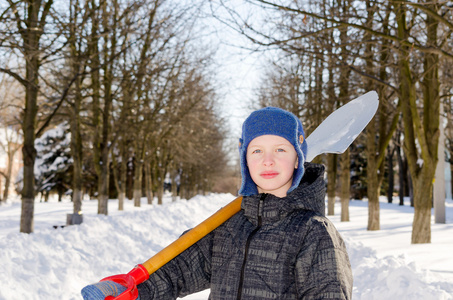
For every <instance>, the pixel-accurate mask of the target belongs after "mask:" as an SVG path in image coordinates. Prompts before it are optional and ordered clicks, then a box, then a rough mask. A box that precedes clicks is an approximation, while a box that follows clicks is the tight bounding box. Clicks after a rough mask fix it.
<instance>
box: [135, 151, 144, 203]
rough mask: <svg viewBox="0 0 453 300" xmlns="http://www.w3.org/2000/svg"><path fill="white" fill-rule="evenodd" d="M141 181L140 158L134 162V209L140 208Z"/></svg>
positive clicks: (141, 164)
mask: <svg viewBox="0 0 453 300" xmlns="http://www.w3.org/2000/svg"><path fill="white" fill-rule="evenodd" d="M137 154H138V153H137ZM142 179H143V162H142V161H141V157H137V159H136V160H135V173H134V206H135V207H140V199H141V198H142Z"/></svg>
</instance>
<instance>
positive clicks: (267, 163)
mask: <svg viewBox="0 0 453 300" xmlns="http://www.w3.org/2000/svg"><path fill="white" fill-rule="evenodd" d="M263 164H264V165H265V166H266V167H268V166H272V165H274V157H273V156H272V154H265V155H264V158H263Z"/></svg>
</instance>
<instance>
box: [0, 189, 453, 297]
mask: <svg viewBox="0 0 453 300" xmlns="http://www.w3.org/2000/svg"><path fill="white" fill-rule="evenodd" d="M234 198H235V197H234V196H233V195H231V194H210V195H207V196H200V195H199V196H196V197H194V198H192V199H190V200H188V201H187V200H184V199H182V200H177V201H176V202H171V197H170V195H168V194H166V195H165V197H164V204H163V205H156V204H154V205H148V204H146V199H145V198H143V199H142V206H141V207H140V208H137V207H133V201H132V200H128V201H126V205H125V210H124V211H122V212H120V211H118V210H117V207H118V201H117V200H116V199H111V200H109V216H104V215H97V214H96V211H97V201H95V200H89V199H85V200H84V201H83V204H82V205H83V206H82V209H83V218H84V222H83V223H82V224H81V225H73V226H68V227H64V228H61V227H58V226H59V225H64V224H65V220H66V214H67V213H71V212H72V203H71V202H70V200H69V199H68V198H65V199H63V202H60V203H58V202H57V200H56V199H54V198H52V199H50V201H49V202H47V203H45V202H39V199H37V200H36V203H35V232H34V233H32V234H22V233H19V218H20V201H19V200H18V199H15V200H10V201H9V202H8V203H7V204H6V205H2V206H0V249H1V251H0V265H1V266H2V267H1V268H0V278H2V279H1V288H0V300H14V299H31V300H33V299H63V300H64V299H69V300H72V299H81V296H80V290H81V289H82V288H83V287H84V286H85V285H87V284H90V283H94V282H97V281H99V280H100V279H102V278H104V277H107V276H111V275H115V274H123V273H127V272H129V271H130V270H131V269H132V268H133V267H134V266H135V265H136V264H137V263H143V262H144V261H146V260H147V259H148V258H150V257H151V256H152V255H154V254H155V253H157V252H158V251H159V250H161V249H162V248H164V247H165V246H167V245H168V244H170V243H171V242H172V241H173V240H174V239H176V238H177V237H178V236H179V235H180V234H181V233H182V232H183V231H185V230H186V229H188V228H192V227H194V226H195V225H197V224H199V223H200V222H202V221H203V220H204V219H205V218H207V217H208V216H210V215H211V214H212V213H214V212H216V211H217V210H218V209H219V208H220V207H222V206H224V205H226V204H227V203H229V202H230V201H232V200H233V199H234ZM385 200H386V199H385V198H381V203H380V205H381V213H380V215H381V219H380V221H381V230H379V231H367V230H366V225H367V216H368V209H367V201H366V200H363V201H358V200H353V201H350V221H349V222H340V203H337V204H336V206H335V215H334V216H329V219H331V220H332V222H333V223H334V224H335V226H336V227H337V229H338V230H339V232H340V234H341V235H342V236H343V238H344V240H345V243H346V245H347V249H348V253H349V257H350V261H351V265H352V270H353V276H354V287H353V299H354V300H393V299H395V300H405V299H407V300H409V299H410V300H414V299H415V300H417V299H423V300H448V299H453V255H452V254H451V253H452V251H451V250H452V249H453V201H452V200H451V199H447V202H446V216H447V218H446V219H447V222H446V224H435V223H434V222H432V243H430V244H421V245H412V244H411V243H410V240H411V238H410V236H411V224H412V219H413V208H411V207H410V206H409V205H408V203H407V202H408V200H406V203H405V206H399V205H398V204H397V203H394V204H388V203H386V202H385ZM53 226H57V229H54V228H53ZM208 294H209V291H203V292H200V293H198V294H194V295H190V296H188V297H185V298H184V299H185V300H201V299H207V297H208Z"/></svg>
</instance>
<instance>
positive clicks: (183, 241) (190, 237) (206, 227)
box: [143, 197, 242, 274]
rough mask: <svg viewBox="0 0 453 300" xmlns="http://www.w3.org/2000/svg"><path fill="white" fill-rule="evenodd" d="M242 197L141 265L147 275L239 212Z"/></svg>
mask: <svg viewBox="0 0 453 300" xmlns="http://www.w3.org/2000/svg"><path fill="white" fill-rule="evenodd" d="M241 203H242V197H238V198H236V199H234V200H233V201H231V202H230V203H229V204H227V205H226V206H224V207H222V208H221V209H219V210H218V211H217V212H216V213H214V214H213V215H212V216H210V217H209V218H207V219H206V220H204V221H203V222H202V223H200V224H199V225H197V226H196V227H194V228H192V229H191V230H190V231H188V232H186V233H185V234H184V235H182V236H181V237H180V238H179V239H177V240H176V241H174V242H173V243H171V244H170V245H168V246H167V247H165V248H164V249H162V250H161V251H160V252H158V253H157V254H156V255H154V256H153V257H151V258H150V259H148V260H147V261H146V262H144V263H143V266H144V267H145V268H146V270H147V271H148V273H149V274H152V273H154V272H155V271H157V270H158V269H159V268H160V267H162V266H163V265H165V264H166V263H168V262H169V261H170V260H172V259H173V258H175V257H176V256H178V255H179V254H180V253H181V252H183V251H184V250H186V249H187V248H189V247H190V246H192V245H193V244H195V243H196V242H198V241H199V240H200V239H201V238H203V237H204V236H206V235H207V234H208V233H210V232H211V231H213V230H214V229H216V228H217V227H219V226H220V225H222V224H223V223H224V222H225V221H226V220H228V219H229V218H231V217H232V216H233V215H235V214H236V213H237V212H239V211H240V210H241Z"/></svg>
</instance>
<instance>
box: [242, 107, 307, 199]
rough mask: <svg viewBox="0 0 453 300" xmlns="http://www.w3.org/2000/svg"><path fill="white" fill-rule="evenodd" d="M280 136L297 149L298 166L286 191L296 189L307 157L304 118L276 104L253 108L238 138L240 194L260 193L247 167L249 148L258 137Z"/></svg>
mask: <svg viewBox="0 0 453 300" xmlns="http://www.w3.org/2000/svg"><path fill="white" fill-rule="evenodd" d="M268 134H269V135H277V136H280V137H282V138H285V139H286V140H288V141H289V142H290V143H291V144H292V145H293V147H294V149H295V150H296V153H297V156H298V166H297V168H296V169H295V170H294V174H293V182H292V185H291V187H290V188H289V190H288V192H287V194H289V193H290V192H291V191H293V190H294V189H295V188H296V187H297V186H298V185H299V183H300V180H301V179H302V176H303V175H304V171H305V170H304V162H305V157H306V156H307V142H306V141H305V134H304V130H303V128H302V123H301V121H300V120H299V119H298V118H297V117H296V116H295V115H294V114H292V113H290V112H288V111H286V110H283V109H281V108H277V107H266V108H262V109H259V110H256V111H254V112H253V113H251V114H250V116H249V117H248V118H247V119H246V120H245V121H244V123H243V124H242V137H241V138H240V139H239V155H240V163H241V176H242V182H241V188H240V189H239V192H238V193H239V195H242V196H250V195H255V194H258V188H257V186H256V184H255V182H254V181H253V180H252V177H251V176H250V172H249V169H248V166H247V147H248V145H249V143H250V142H251V141H252V140H253V139H254V138H256V137H259V136H262V135H268Z"/></svg>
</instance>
